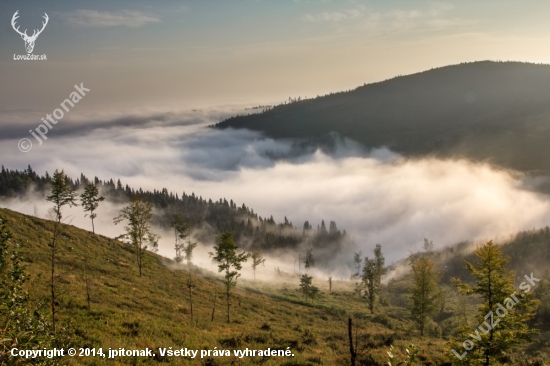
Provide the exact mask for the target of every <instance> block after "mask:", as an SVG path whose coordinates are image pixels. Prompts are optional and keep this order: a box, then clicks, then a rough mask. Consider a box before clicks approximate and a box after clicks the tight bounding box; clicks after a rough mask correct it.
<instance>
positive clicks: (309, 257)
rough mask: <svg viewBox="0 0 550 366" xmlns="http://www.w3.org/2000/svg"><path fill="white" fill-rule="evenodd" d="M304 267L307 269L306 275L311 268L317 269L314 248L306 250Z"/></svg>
mask: <svg viewBox="0 0 550 366" xmlns="http://www.w3.org/2000/svg"><path fill="white" fill-rule="evenodd" d="M304 267H306V273H307V272H308V270H309V269H310V268H311V267H315V257H313V248H309V249H307V250H306V257H305V258H304Z"/></svg>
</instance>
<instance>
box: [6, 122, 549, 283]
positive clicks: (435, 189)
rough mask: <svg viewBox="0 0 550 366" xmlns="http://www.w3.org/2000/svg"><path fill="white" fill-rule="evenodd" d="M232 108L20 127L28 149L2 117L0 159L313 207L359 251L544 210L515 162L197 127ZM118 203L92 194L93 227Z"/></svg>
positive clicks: (167, 240) (293, 217) (524, 225)
mask: <svg viewBox="0 0 550 366" xmlns="http://www.w3.org/2000/svg"><path fill="white" fill-rule="evenodd" d="M232 113H235V112H234V111H233V112H200V111H198V112H190V113H187V114H185V113H182V114H178V115H176V114H169V115H168V114H167V115H158V116H155V117H151V118H147V117H125V118H118V119H113V120H110V121H102V122H94V123H86V124H85V123H82V122H78V123H76V122H74V123H71V122H69V121H60V123H59V124H58V125H56V126H55V128H54V129H53V130H52V131H50V132H49V133H48V135H47V137H48V139H47V140H46V141H44V143H43V144H42V145H38V143H37V141H35V140H33V139H32V138H31V139H32V142H33V145H34V146H33V149H32V150H31V151H30V152H28V153H23V152H20V151H19V150H18V149H17V141H18V140H19V139H20V138H22V137H30V135H29V133H28V132H27V131H28V128H26V127H25V126H24V127H22V128H21V127H20V128H19V129H16V127H14V126H12V127H5V128H3V131H0V132H2V133H1V135H2V136H3V137H1V138H0V154H1V156H2V164H4V165H5V166H6V168H10V169H20V170H22V169H25V168H26V167H27V165H28V164H30V165H31V166H32V167H33V169H34V170H35V171H37V172H38V173H39V174H44V172H45V171H48V172H49V173H50V174H51V173H52V172H53V171H54V170H55V169H64V170H65V172H66V173H67V174H68V175H69V176H72V177H73V178H77V177H79V176H80V173H81V172H82V173H84V174H85V175H86V176H87V177H88V178H93V177H94V176H97V177H99V178H100V179H102V180H105V179H107V180H108V179H110V178H113V179H114V180H115V181H116V179H117V178H120V179H121V181H122V183H123V184H129V185H130V186H131V187H134V188H139V187H142V188H143V189H150V190H153V189H161V188H163V187H166V188H167V189H168V190H171V191H173V192H177V193H178V194H181V192H186V193H191V192H194V193H195V194H196V195H199V196H202V197H203V198H207V199H208V198H212V199H213V200H217V199H219V198H221V197H225V198H227V199H228V200H229V199H233V200H234V201H235V202H236V203H237V205H241V204H242V203H245V204H246V205H247V206H249V207H251V208H253V209H254V211H255V212H257V213H258V214H259V215H260V216H262V217H266V216H267V217H269V216H270V215H273V217H274V218H275V220H276V221H282V220H283V218H284V216H287V217H288V219H289V220H290V221H292V222H293V223H294V225H295V226H299V227H301V226H302V225H303V223H304V221H305V220H309V222H310V223H312V224H313V225H314V227H316V226H317V224H319V223H320V222H321V220H323V219H324V220H325V222H327V224H328V221H330V220H334V221H336V223H337V224H338V227H339V229H345V230H346V231H347V232H348V233H349V234H350V235H352V236H353V237H354V238H355V242H356V244H357V249H356V250H359V249H360V250H362V251H363V253H364V254H366V255H369V254H370V253H372V249H373V248H374V246H375V244H376V243H381V244H382V247H383V251H384V253H385V255H386V258H387V262H391V261H394V260H398V259H400V258H403V257H405V256H407V254H408V253H409V251H411V250H418V249H420V248H421V245H422V243H423V240H424V238H429V239H430V240H433V242H434V244H435V246H436V248H440V247H443V246H448V245H452V244H455V243H457V242H460V241H463V240H474V241H476V240H488V239H499V238H506V237H508V236H509V235H511V234H514V233H516V232H518V231H520V230H525V229H532V228H537V227H542V226H546V225H547V224H548V223H549V222H550V201H549V200H548V198H547V197H545V196H542V195H538V194H536V193H533V192H532V191H529V190H526V189H525V188H524V184H525V182H524V179H523V178H522V176H520V175H518V174H514V175H512V174H509V173H507V172H505V171H501V170H497V169H494V168H492V167H491V166H489V165H486V164H474V163H471V162H468V161H464V160H460V161H452V160H437V159H434V158H429V159H421V160H408V159H404V158H402V157H400V156H399V155H397V154H395V153H392V152H391V151H389V150H387V149H379V150H374V151H370V152H368V151H364V150H363V149H362V148H361V147H359V146H358V145H357V144H355V143H354V142H352V141H349V140H340V141H339V142H338V143H337V146H336V148H335V150H334V152H333V153H330V154H327V153H323V152H321V151H320V150H317V151H302V152H301V153H300V152H298V151H297V150H296V149H295V148H294V147H293V144H292V143H291V142H289V141H274V140H272V139H269V138H265V137H263V136H261V135H260V134H259V133H256V132H251V131H247V130H213V129H209V128H206V126H207V125H208V124H211V123H214V122H217V121H219V120H220V119H221V118H223V117H224V116H227V115H229V114H232ZM27 127H28V126H27ZM19 130H20V132H21V134H22V135H21V136H18V131H19ZM275 157H277V158H275ZM0 205H1V206H2V207H8V208H10V209H14V210H16V211H19V212H23V213H26V214H31V215H32V214H34V212H35V206H36V211H37V212H38V215H39V216H40V217H47V210H48V207H49V204H48V203H47V202H45V201H43V200H42V199H41V198H39V197H32V196H29V197H27V198H26V199H24V200H20V199H16V200H15V199H14V200H8V201H0ZM118 209H119V207H118V206H117V207H115V206H114V205H113V204H111V203H103V204H102V205H101V206H100V209H99V211H98V217H97V219H96V231H97V232H99V233H101V234H104V235H107V236H110V237H114V236H117V235H119V234H121V233H122V230H123V228H122V225H118V226H114V225H113V223H112V218H113V217H114V216H116V215H117V214H118ZM66 212H67V213H66V217H67V220H66V222H71V223H72V224H73V225H76V226H79V227H82V228H85V229H88V230H89V229H90V222H89V219H87V218H84V215H83V213H82V211H81V208H73V209H70V210H67V211H66ZM161 234H162V235H163V238H162V240H161V242H160V253H161V254H163V255H166V256H169V257H173V256H174V251H173V239H172V234H171V233H168V232H163V233H161ZM209 245H211V243H209ZM207 251H208V250H207V249H204V250H202V253H203V254H202V255H199V256H198V257H199V258H197V260H198V262H199V263H198V264H202V265H204V266H207V267H209V268H211V269H214V266H213V265H212V264H211V262H210V261H209V259H208V257H207V256H206V254H205V253H206V252H207ZM197 254H198V253H197ZM352 255H353V253H349V258H348V259H346V260H351V257H352ZM285 263H286V264H285ZM246 266H247V267H248V265H246ZM275 266H279V267H281V269H284V270H286V271H289V272H292V271H293V261H292V260H288V259H287V260H282V261H279V262H276V261H275V260H272V261H271V263H270V262H269V261H268V262H267V263H266V268H265V269H263V270H262V271H268V268H269V271H272V269H273V267H275ZM339 272H340V271H339ZM345 273H347V270H346V271H343V272H342V275H344V274H345Z"/></svg>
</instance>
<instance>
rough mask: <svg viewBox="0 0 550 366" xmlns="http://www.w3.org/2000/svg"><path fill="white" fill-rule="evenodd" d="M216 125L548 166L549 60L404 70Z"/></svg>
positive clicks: (532, 167) (537, 168)
mask: <svg viewBox="0 0 550 366" xmlns="http://www.w3.org/2000/svg"><path fill="white" fill-rule="evenodd" d="M215 127H217V128H230V127H231V128H247V129H252V130H257V131H262V132H264V133H265V134H267V135H268V136H271V137H275V138H299V139H311V140H315V139H319V138H322V137H323V136H326V135H327V134H329V133H331V132H336V133H338V134H340V135H342V136H346V137H349V138H352V139H354V140H357V141H359V142H361V143H363V144H364V145H366V146H367V147H379V146H387V147H390V148H391V149H393V150H395V151H398V152H400V153H403V154H406V155H411V156H419V155H420V156H422V155H425V154H436V155H439V156H461V157H466V158H469V159H473V160H490V161H492V162H493V163H496V164H498V165H501V166H504V167H508V168H513V169H517V170H520V171H524V172H538V173H540V172H542V173H545V174H548V173H550V160H549V159H545V158H542V157H546V156H549V155H550V144H548V138H549V137H550V65H535V64H528V63H519V62H490V61H484V62H474V63H466V64H460V65H454V66H447V67H442V68H438V69H432V70H429V71H425V72H421V73H417V74H413V75H408V76H399V77H396V78H393V79H390V80H386V81H383V82H378V83H373V84H368V85H364V86H361V87H358V88H356V89H354V90H351V91H347V92H340V93H334V94H330V95H326V96H322V97H317V98H314V99H307V100H300V99H299V98H296V99H293V100H292V101H290V102H289V103H285V104H282V105H278V106H276V107H273V108H266V110H265V111H264V112H263V113H259V114H251V115H247V116H237V117H232V118H229V119H227V120H225V121H222V122H220V123H218V124H217V125H215Z"/></svg>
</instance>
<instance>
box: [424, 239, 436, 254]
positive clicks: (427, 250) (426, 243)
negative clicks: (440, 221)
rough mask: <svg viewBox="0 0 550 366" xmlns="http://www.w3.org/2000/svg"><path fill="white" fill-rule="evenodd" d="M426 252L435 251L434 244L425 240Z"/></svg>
mask: <svg viewBox="0 0 550 366" xmlns="http://www.w3.org/2000/svg"><path fill="white" fill-rule="evenodd" d="M424 250H425V251H426V252H427V253H431V252H432V251H433V250H434V242H433V241H430V240H428V239H426V238H424Z"/></svg>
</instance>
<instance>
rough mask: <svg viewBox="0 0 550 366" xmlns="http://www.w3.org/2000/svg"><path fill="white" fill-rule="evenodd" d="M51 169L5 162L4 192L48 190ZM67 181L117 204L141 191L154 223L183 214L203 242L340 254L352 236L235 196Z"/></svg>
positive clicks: (0, 176) (0, 188)
mask: <svg viewBox="0 0 550 366" xmlns="http://www.w3.org/2000/svg"><path fill="white" fill-rule="evenodd" d="M51 180H52V178H51V176H50V175H49V174H48V172H46V173H45V175H43V176H40V175H38V174H37V173H36V172H34V171H33V170H32V168H31V166H30V165H29V166H28V168H27V169H25V170H22V171H19V170H9V169H6V168H5V167H4V166H2V170H1V172H0V196H4V197H17V196H21V197H22V196H24V195H25V194H26V193H27V192H28V190H29V188H31V186H32V187H33V188H34V190H35V191H37V192H39V193H41V194H45V193H46V192H47V191H48V189H49V188H48V187H49V185H50V184H51ZM68 182H69V183H68V184H69V185H70V186H71V187H72V188H74V189H76V190H79V189H83V188H84V187H86V186H87V185H88V184H90V183H93V184H94V185H95V186H97V187H98V188H99V190H100V191H101V195H102V196H104V197H105V198H106V199H107V200H108V201H111V202H114V203H126V202H129V201H130V200H131V199H132V197H134V196H136V195H139V196H140V197H141V198H142V199H144V200H145V201H147V202H150V203H151V204H152V205H153V206H154V207H155V208H156V209H157V211H158V214H156V215H155V216H154V217H153V218H152V221H151V223H152V224H153V225H155V226H160V227H162V228H165V229H168V228H170V224H171V222H172V220H173V217H174V214H180V215H181V216H182V217H183V219H184V220H185V222H186V223H187V224H188V225H189V226H190V227H191V228H192V230H193V232H194V236H195V237H196V238H197V239H199V240H202V241H213V240H214V239H215V237H216V236H217V235H219V234H220V233H224V232H233V233H234V238H235V240H236V241H237V242H238V243H239V245H240V246H242V247H243V248H246V249H251V248H253V247H261V248H263V250H265V251H271V250H275V249H284V248H297V247H298V246H299V245H300V244H301V243H304V242H307V243H308V245H309V246H312V247H315V248H319V249H325V250H324V253H327V254H326V255H331V253H332V254H333V253H336V252H338V251H339V250H340V248H341V247H342V244H343V243H344V241H345V240H348V238H347V235H346V231H345V230H343V231H341V230H339V229H338V227H337V224H336V222H334V221H330V222H329V224H328V226H327V225H326V224H325V222H324V220H323V221H322V222H321V223H320V224H319V225H317V227H313V225H311V224H310V223H309V221H306V222H304V224H303V225H300V227H297V226H295V225H294V224H293V223H292V222H291V221H289V220H288V219H287V218H286V217H285V219H284V221H283V222H280V223H277V222H276V221H275V220H274V218H273V216H270V217H261V216H259V215H258V214H257V213H256V212H254V210H253V209H252V208H250V207H247V206H246V205H245V204H244V203H243V204H242V205H240V206H238V205H237V204H236V203H235V202H234V201H233V200H231V199H230V200H229V201H228V200H227V199H226V198H220V199H219V200H217V201H213V200H212V199H206V198H203V197H202V196H197V195H195V194H194V193H191V194H187V193H185V192H182V193H181V195H179V194H178V193H174V192H171V191H170V192H169V191H168V190H167V189H166V188H163V189H161V190H156V189H155V190H153V191H148V190H143V189H142V188H139V189H134V188H133V187H130V186H129V185H128V184H125V185H124V184H122V182H121V181H120V179H118V180H117V181H116V182H115V181H114V180H113V179H110V180H101V179H99V178H98V177H94V178H93V179H89V178H88V177H86V176H85V175H84V174H81V175H80V177H79V178H77V179H73V178H71V177H68Z"/></svg>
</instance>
